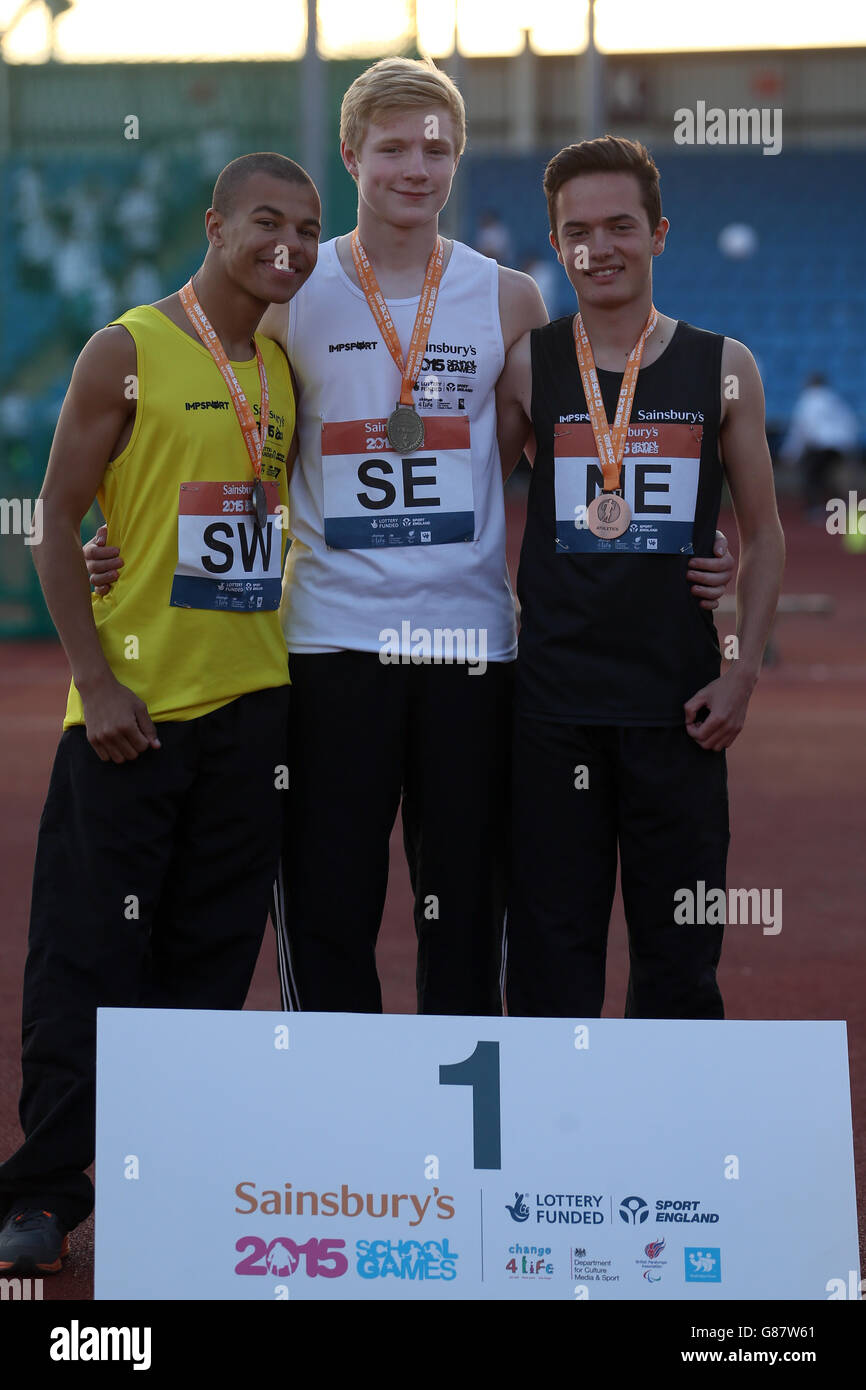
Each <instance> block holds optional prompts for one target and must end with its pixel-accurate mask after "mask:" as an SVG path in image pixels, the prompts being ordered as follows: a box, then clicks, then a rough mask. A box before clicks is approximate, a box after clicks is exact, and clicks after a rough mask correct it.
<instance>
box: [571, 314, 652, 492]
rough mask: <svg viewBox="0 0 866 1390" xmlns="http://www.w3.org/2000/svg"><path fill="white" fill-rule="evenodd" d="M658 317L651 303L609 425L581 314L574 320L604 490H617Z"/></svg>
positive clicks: (631, 354)
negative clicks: (648, 344)
mask: <svg viewBox="0 0 866 1390" xmlns="http://www.w3.org/2000/svg"><path fill="white" fill-rule="evenodd" d="M658 321H659V315H658V309H656V308H655V306H654V305H650V312H649V317H648V318H647V321H646V323H645V324H644V327H643V332H642V333H641V335H640V337H639V338H638V340H637V342H636V343H635V345H634V347H633V348H632V350H631V352H630V353H629V355H628V361H627V362H626V365H625V372H624V373H623V378H622V386H621V387H620V390H619V400H618V401H617V403H616V415H615V416H614V421H613V425H612V426H609V425H608V422H607V412H606V411H605V408H604V401H603V400H602V396H601V387H600V386H599V383H598V372H597V371H596V369H595V358H594V357H593V355H592V345H591V343H590V341H589V337H588V335H587V332H586V329H585V328H584V325H583V319H582V317H581V315H580V314H578V315H577V317H576V318H575V321H574V347H575V351H576V353H577V364H578V366H579V368H580V379H581V381H582V382H583V394H584V395H585V396H586V408H587V410H588V411H589V418H590V420H591V421H592V432H593V434H594V435H595V447H596V450H597V452H598V458H599V462H600V463H601V471H602V474H603V476H604V490H605V492H616V491H617V489H618V488H619V479H620V473H621V472H622V460H623V454H624V453H625V441H626V438H627V436H628V424H629V420H630V419H631V408H632V405H633V404H634V393H635V390H636V388H637V374H638V372H639V371H640V364H641V358H642V357H643V350H644V344H645V343H646V340H647V338H648V337H649V335H650V334H651V333H652V331H653V329H654V328H655V326H656V324H657V323H658Z"/></svg>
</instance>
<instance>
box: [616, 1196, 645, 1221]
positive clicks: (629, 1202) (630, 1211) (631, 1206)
mask: <svg viewBox="0 0 866 1390" xmlns="http://www.w3.org/2000/svg"><path fill="white" fill-rule="evenodd" d="M619 1214H620V1216H621V1218H622V1220H623V1221H624V1222H625V1223H626V1225H627V1226H640V1225H642V1224H643V1222H644V1221H646V1219H647V1217H648V1216H649V1207H648V1206H647V1204H646V1202H645V1201H644V1199H643V1197H623V1199H622V1201H621V1202H620V1204H619Z"/></svg>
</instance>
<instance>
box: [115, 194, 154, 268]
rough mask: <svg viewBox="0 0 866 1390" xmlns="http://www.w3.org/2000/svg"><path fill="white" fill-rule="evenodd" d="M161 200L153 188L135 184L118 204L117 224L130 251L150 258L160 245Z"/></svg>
mask: <svg viewBox="0 0 866 1390" xmlns="http://www.w3.org/2000/svg"><path fill="white" fill-rule="evenodd" d="M159 211H160V210H159V200H158V199H157V196H156V194H155V193H154V191H153V189H152V188H146V187H143V186H142V185H141V184H133V185H132V187H131V188H128V189H127V190H126V192H125V193H124V194H123V196H122V197H121V199H120V201H119V203H118V204H117V211H116V213H115V218H114V220H115V223H116V224H117V226H118V227H119V228H120V231H121V234H122V236H123V239H124V241H125V243H126V245H127V247H128V248H129V250H131V251H134V252H136V253H137V254H139V255H145V256H148V255H150V254H151V253H153V252H155V251H156V249H157V247H158V245H159Z"/></svg>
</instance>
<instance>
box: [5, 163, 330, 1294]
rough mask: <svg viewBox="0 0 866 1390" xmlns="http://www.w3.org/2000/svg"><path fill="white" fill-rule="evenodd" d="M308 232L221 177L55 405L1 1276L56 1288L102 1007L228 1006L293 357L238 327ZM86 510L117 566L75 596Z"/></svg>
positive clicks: (253, 825) (266, 171) (259, 873)
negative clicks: (18, 1058) (146, 288)
mask: <svg viewBox="0 0 866 1390" xmlns="http://www.w3.org/2000/svg"><path fill="white" fill-rule="evenodd" d="M319 219H320V208H319V199H318V195H317V193H316V190H315V187H314V186H313V184H312V182H311V180H310V179H309V177H308V175H307V174H306V173H305V172H304V171H303V170H302V169H301V168H300V167H299V166H298V165H297V164H295V163H294V162H293V161H292V160H289V159H285V158H284V157H283V156H282V155H277V154H259V155H246V156H243V157H242V158H241V159H238V160H234V161H233V162H232V163H231V164H230V165H228V166H227V168H226V169H224V170H223V172H222V174H221V175H220V177H219V179H218V180H217V184H216V187H215V189H214V195H213V207H212V208H211V209H209V211H208V213H207V218H206V227H207V236H208V241H209V243H210V244H209V247H208V251H207V255H206V256H205V260H204V263H203V265H202V267H201V268H200V270H198V271H197V272H196V274H195V275H194V276H193V277H192V279H191V281H190V282H189V284H188V285H185V286H184V287H183V289H182V290H181V291H180V292H179V293H177V294H173V295H170V296H169V297H168V298H167V299H163V300H160V301H159V302H158V303H157V304H154V305H145V306H142V307H140V308H137V309H132V310H130V311H129V312H128V313H126V314H124V315H123V316H122V318H120V319H119V320H117V321H116V322H115V323H114V324H111V325H109V327H107V328H105V329H103V330H102V331H101V332H99V333H97V334H96V336H95V337H94V338H92V339H91V341H90V342H89V343H88V344H87V346H86V347H85V349H84V351H83V352H82V354H81V356H80V358H79V360H78V362H77V364H76V367H75V371H74V374H73V377H72V382H71V384H70V387H69V391H68V394H67V396H66V400H65V402H64V406H63V410H62V412H61V416H60V420H59V423H58V426H57V432H56V435H55V438H54V444H53V447H52V451H51V457H50V459H49V463H48V471H47V474H46V478H45V484H44V487H43V489H42V494H41V496H42V506H43V516H44V540H43V542H42V544H41V546H40V547H39V548H38V550H36V551H34V558H35V560H36V562H37V568H38V570H39V576H40V580H41V582H42V587H43V590H44V592H45V597H46V601H47V604H48V607H49V610H50V612H51V615H52V618H53V620H54V623H55V626H56V627H57V631H58V633H59V634H60V638H61V641H62V642H63V646H64V648H65V651H66V654H67V657H68V659H69V664H70V667H71V670H72V686H71V689H70V692H69V701H68V705H67V711H66V718H65V721H64V733H63V736H62V738H61V741H60V747H59V749H58V753H57V757H56V760H55V764H54V770H53V773H52V778H51V785H50V788H49V792H48V799H47V802H46V805H45V810H44V813H43V817H42V822H41V825H40V831H39V842H38V847H37V855H36V867H35V873H34V885H33V901H32V912H31V921H30V938H29V952H28V958H27V966H26V971H25V980H24V1006H23V1037H24V1050H23V1065H22V1069H23V1088H22V1095H21V1104H20V1114H21V1122H22V1127H23V1130H24V1134H25V1140H24V1143H23V1145H22V1146H21V1148H19V1150H18V1151H17V1152H16V1153H15V1154H14V1155H13V1156H12V1157H11V1158H10V1159H8V1161H7V1162H6V1163H4V1164H3V1165H2V1166H0V1214H2V1215H3V1216H4V1217H5V1219H4V1222H3V1227H2V1231H0V1271H2V1272H9V1271H10V1270H13V1269H15V1270H18V1271H20V1272H25V1273H31V1274H36V1273H46V1272H53V1271H56V1270H58V1269H59V1268H60V1264H61V1259H62V1255H63V1254H64V1253H65V1249H66V1248H67V1246H66V1233H67V1232H68V1231H69V1230H70V1229H71V1228H72V1227H73V1226H75V1225H77V1224H78V1223H79V1222H80V1221H82V1220H83V1219H84V1218H85V1217H86V1216H87V1214H88V1213H89V1211H90V1210H91V1208H92V1205H93V1189H92V1185H91V1183H90V1180H89V1178H88V1177H87V1175H86V1172H85V1169H86V1168H87V1167H88V1166H89V1164H90V1163H91V1161H92V1158H93V1146H94V1089H95V1041H96V1009H97V1007H98V1006H135V1005H150V1006H153V1007H176V1008H211V1009H229V1008H240V1007H241V1006H242V1005H243V1002H244V999H245V997H246V993H247V989H248V986H249V981H250V978H251V976H252V972H253V969H254V966H255V962H256V958H257V956H258V951H259V947H260V944H261V937H262V932H263V929H264V925H265V921H266V919H267V911H268V901H269V897H270V892H271V885H272V882H273V878H274V873H275V870H276V865H277V859H278V856H279V851H280V844H281V832H282V809H283V807H282V802H283V795H282V790H281V784H282V785H284V777H282V778H281V765H282V764H284V763H285V758H286V751H285V750H286V729H287V714H288V694H289V691H288V669H287V662H286V647H285V641H284V639H283V636H282V633H281V631H280V622H279V613H278V607H279V600H280V590H281V574H282V558H283V542H284V537H285V533H286V532H285V525H284V523H285V518H286V515H287V512H286V508H287V505H288V474H289V471H290V467H291V463H292V453H291V450H292V441H293V436H294V427H295V405H294V396H293V391H292V384H291V378H290V373H289V367H288V363H287V361H286V359H285V356H284V354H283V353H282V352H281V351H280V349H279V348H278V347H277V346H276V345H275V344H274V343H273V342H271V341H270V340H268V339H265V338H261V339H260V338H259V337H257V336H256V335H255V330H256V327H257V325H258V322H259V320H260V319H261V316H262V314H263V313H264V311H265V308H266V306H267V305H268V304H269V303H272V302H274V301H276V302H278V303H285V302H287V301H288V300H289V299H291V297H292V295H293V294H294V293H295V292H296V290H298V289H299V288H300V286H301V285H302V284H303V283H304V282H305V280H306V279H307V278H308V276H309V275H310V273H311V271H312V270H313V268H314V266H315V264H316V258H317V253H318V237H319V231H320V223H319ZM94 494H95V495H97V496H98V498H99V502H100V505H101V507H102V510H103V513H104V515H105V516H106V519H107V523H108V532H109V537H110V539H111V540H112V541H115V540H116V541H117V543H118V545H119V546H122V548H123V550H124V554H125V556H126V559H127V561H128V566H127V567H126V568H125V569H123V570H121V572H120V577H119V579H118V582H117V584H116V585H115V586H114V587H113V588H112V590H111V593H110V594H108V595H107V596H105V597H96V598H94V599H93V600H91V596H90V593H89V589H88V582H87V574H86V569H85V564H84V560H83V558H82V554H81V547H80V541H79V527H80V524H81V519H82V517H83V516H84V514H85V513H86V512H87V510H88V508H89V507H90V505H91V502H92V500H93V497H94Z"/></svg>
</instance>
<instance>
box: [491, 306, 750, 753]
mask: <svg viewBox="0 0 866 1390" xmlns="http://www.w3.org/2000/svg"><path fill="white" fill-rule="evenodd" d="M572 322H573V320H572V317H571V316H569V317H567V318H562V319H557V320H556V322H555V323H551V324H547V325H545V327H544V328H537V329H535V330H534V331H533V333H532V336H531V351H532V423H533V426H534V428H535V438H536V443H537V451H536V457H535V465H534V468H533V471H532V483H531V485H530V490H529V501H528V507H527V518H526V530H525V532H524V537H523V546H522V549H521V554H520V568H519V571H518V576H517V593H518V597H519V599H520V604H521V631H520V643H519V657H518V663H517V708H518V710H519V711H520V712H521V713H522V714H526V715H531V716H534V717H537V718H541V719H553V720H558V721H562V722H567V723H575V724H629V725H641V724H646V725H657V726H658V725H667V726H670V725H677V724H681V723H683V718H684V716H683V704H684V703H685V701H686V700H688V699H690V697H691V696H692V695H694V694H695V692H696V691H697V690H699V689H700V688H701V686H703V685H706V684H708V683H709V682H710V681H712V680H715V679H716V677H717V676H718V675H719V667H720V653H719V643H718V638H717V635H716V630H715V626H714V624H713V619H712V614H711V613H710V612H708V611H707V610H705V609H702V608H701V607H700V601H699V600H698V599H696V598H694V597H693V596H692V594H691V592H690V587H689V584H688V581H687V579H686V570H687V568H688V564H689V554H690V553H693V554H695V555H712V553H713V541H714V539H715V530H716V522H717V519H718V513H719V502H720V498H721V488H722V476H723V475H722V466H721V464H720V462H719V453H718V438H719V421H720V413H721V360H722V346H723V344H724V338H722V337H720V336H719V335H718V334H716V333H707V332H705V331H704V330H703V329H699V328H693V327H692V326H691V325H690V324H687V323H684V322H682V321H680V322H679V323H678V324H677V327H676V330H675V331H674V334H673V336H672V338H671V341H670V343H669V344H668V346H667V347H666V348H665V350H664V352H663V353H662V355H661V356H660V357H658V358H657V359H656V360H655V362H651V363H650V364H649V366H647V367H642V368H641V370H640V373H639V375H638V380H637V389H636V391H635V397H634V404H633V407H632V413H631V421H630V424H629V435H628V441H627V444H626V452H625V458H624V463H623V474H622V480H621V481H623V482H624V487H625V497H626V500H627V501H628V502H629V504H630V506H631V507H632V515H633V521H632V527H631V528H630V531H629V533H628V535H627V536H625V537H623V538H622V541H621V542H610V541H607V542H603V543H601V545H600V546H599V543H598V542H597V540H596V539H595V538H594V537H593V536H592V533H591V532H589V531H588V530H587V529H586V527H585V524H584V523H583V522H582V520H581V519H580V513H581V511H582V506H581V504H583V505H586V504H587V503H588V502H590V501H591V500H592V498H593V496H594V495H595V494H596V493H597V492H600V491H601V490H602V487H603V480H602V474H601V468H600V465H599V463H598V459H597V457H596V450H595V441H594V439H593V437H592V426H591V424H590V423H589V415H588V413H587V409H586V399H585V396H584V393H583V386H582V383H581V379H580V371H579V368H578V365H577V357H576V354H575V350H574V336H573V328H572ZM598 378H599V384H600V386H601V392H602V397H603V399H604V405H605V411H606V413H607V417H608V420H609V421H612V420H613V418H614V414H615V411H616V402H617V398H618V396H619V389H620V386H621V384H622V376H621V374H619V373H616V372H609V371H604V370H599V372H598ZM555 431H558V433H559V439H558V440H557V441H556V448H557V468H558V470H559V480H560V481H559V489H558V498H557V493H556V491H555V483H554V476H555V475H554V445H555ZM563 453H564V454H566V455H570V456H572V457H567V458H562V457H561V455H562V454H563ZM575 455H576V456H579V457H573V456H575ZM557 501H558V505H557ZM573 503H576V505H574V506H573V505H572V504H573ZM557 512H558V513H559V516H557ZM575 517H577V518H578V519H577V522H576V521H575Z"/></svg>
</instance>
